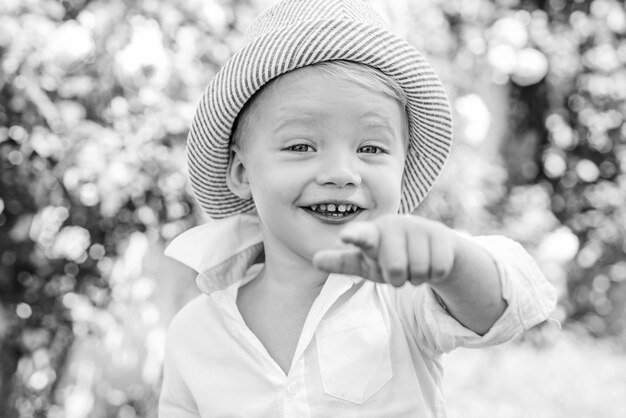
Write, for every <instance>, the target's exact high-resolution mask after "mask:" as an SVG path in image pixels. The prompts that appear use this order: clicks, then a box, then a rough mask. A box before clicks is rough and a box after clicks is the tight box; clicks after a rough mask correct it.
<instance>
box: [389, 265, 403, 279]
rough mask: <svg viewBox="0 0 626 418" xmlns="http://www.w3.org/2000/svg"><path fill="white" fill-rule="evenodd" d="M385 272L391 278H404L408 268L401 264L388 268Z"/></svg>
mask: <svg viewBox="0 0 626 418" xmlns="http://www.w3.org/2000/svg"><path fill="white" fill-rule="evenodd" d="M385 270H386V271H387V274H389V276H391V277H402V276H404V275H406V267H405V266H403V265H400V264H398V265H391V266H387V268H386V269H385Z"/></svg>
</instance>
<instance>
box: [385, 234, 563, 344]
mask: <svg viewBox="0 0 626 418" xmlns="http://www.w3.org/2000/svg"><path fill="white" fill-rule="evenodd" d="M470 239H471V240H472V241H473V242H474V243H476V244H477V245H479V246H481V247H482V248H484V249H485V250H486V251H487V252H489V253H490V254H491V256H492V258H493V259H494V261H495V263H496V266H497V269H498V273H499V276H500V283H501V287H502V296H503V298H504V300H505V301H506V303H507V307H506V309H505V311H504V312H503V313H502V315H501V316H500V318H499V319H498V320H497V321H496V322H495V323H494V324H493V325H492V327H491V328H490V329H489V331H488V332H487V333H486V334H484V335H482V336H481V335H478V334H476V333H475V332H474V331H472V330H470V329H468V328H466V327H464V326H463V325H462V324H461V323H459V322H458V321H457V320H456V319H454V317H452V316H451V315H450V314H449V313H448V312H447V311H446V309H445V308H444V307H443V305H442V304H441V303H440V302H439V301H438V299H437V297H436V296H435V294H434V292H433V290H432V289H431V288H430V287H429V286H417V287H413V288H409V286H408V285H407V286H405V287H403V288H400V289H395V290H393V292H394V295H393V298H394V302H395V305H396V308H397V311H398V314H399V316H400V318H401V320H402V321H403V324H405V329H406V330H407V331H408V332H410V333H411V334H412V335H413V337H414V340H415V342H416V343H417V344H418V346H419V347H420V348H421V349H423V350H426V351H427V352H430V354H431V355H434V354H441V353H446V352H449V351H452V350H453V349H455V348H457V347H467V348H475V347H485V346H490V345H496V344H500V343H503V342H505V341H508V340H510V339H512V338H514V337H516V336H517V335H519V334H520V333H522V332H523V331H525V330H527V329H530V328H532V327H533V326H535V325H537V324H539V323H541V322H543V321H545V320H546V319H548V316H549V315H550V313H552V312H553V311H554V308H555V306H556V290H555V289H554V286H552V284H551V283H550V282H549V281H548V280H547V279H546V278H545V276H544V275H543V273H542V272H541V270H540V269H539V267H538V266H537V264H536V263H535V261H534V260H533V259H532V258H531V256H530V255H529V254H528V253H527V252H526V251H525V250H524V249H523V248H522V246H521V245H519V244H518V243H517V242H515V241H512V240H510V239H508V238H505V237H502V236H481V237H473V238H470Z"/></svg>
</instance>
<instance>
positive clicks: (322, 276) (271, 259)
mask: <svg viewBox="0 0 626 418" xmlns="http://www.w3.org/2000/svg"><path fill="white" fill-rule="evenodd" d="M272 244H273V243H272V242H271V240H265V241H264V245H265V268H264V269H263V271H262V273H261V274H260V276H259V278H258V280H255V281H258V282H259V283H258V284H260V285H261V284H262V286H263V287H265V288H266V289H267V290H271V291H272V293H273V294H276V295H278V294H283V295H292V296H293V297H294V299H295V300H297V299H301V298H303V297H307V296H309V297H313V298H315V297H317V295H318V294H319V292H320V291H321V289H322V287H323V286H324V283H326V279H327V278H328V273H325V272H322V271H319V270H317V269H316V268H315V267H313V263H312V261H311V260H310V259H308V258H306V257H302V256H300V255H298V254H294V253H293V252H292V251H290V250H289V249H287V248H284V247H282V246H275V245H272Z"/></svg>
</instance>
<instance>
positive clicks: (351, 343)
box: [316, 309, 392, 404]
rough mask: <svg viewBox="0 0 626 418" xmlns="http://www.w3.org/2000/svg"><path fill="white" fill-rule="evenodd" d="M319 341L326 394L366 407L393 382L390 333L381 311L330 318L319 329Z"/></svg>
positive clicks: (362, 310) (355, 312) (374, 310)
mask: <svg viewBox="0 0 626 418" xmlns="http://www.w3.org/2000/svg"><path fill="white" fill-rule="evenodd" d="M316 341H317V353H318V357H319V367H320V374H321V379H322V385H323V387H324V392H325V393H326V394H328V395H331V396H334V397H337V398H340V399H343V400H346V401H349V402H353V403H356V404H363V403H364V402H365V401H367V400H368V399H369V398H371V397H372V396H373V395H374V394H376V392H378V391H379V390H380V389H381V388H382V387H383V386H384V385H385V384H386V383H387V382H389V380H391V377H392V371H391V358H390V356H389V334H388V333H387V328H386V327H385V323H384V322H383V318H382V316H381V313H380V312H379V311H378V310H376V309H359V310H356V311H351V312H350V313H347V314H342V315H339V316H337V317H333V318H329V320H327V321H325V322H324V323H323V324H321V326H320V327H319V328H318V330H317V332H316Z"/></svg>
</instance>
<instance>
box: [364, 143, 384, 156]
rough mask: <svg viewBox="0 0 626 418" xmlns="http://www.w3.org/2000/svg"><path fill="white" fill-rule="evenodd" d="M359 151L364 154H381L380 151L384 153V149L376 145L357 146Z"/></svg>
mask: <svg viewBox="0 0 626 418" xmlns="http://www.w3.org/2000/svg"><path fill="white" fill-rule="evenodd" d="M359 152H362V153H365V154H381V153H384V152H385V150H384V149H382V148H381V147H377V146H376V145H365V146H362V147H361V148H359Z"/></svg>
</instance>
